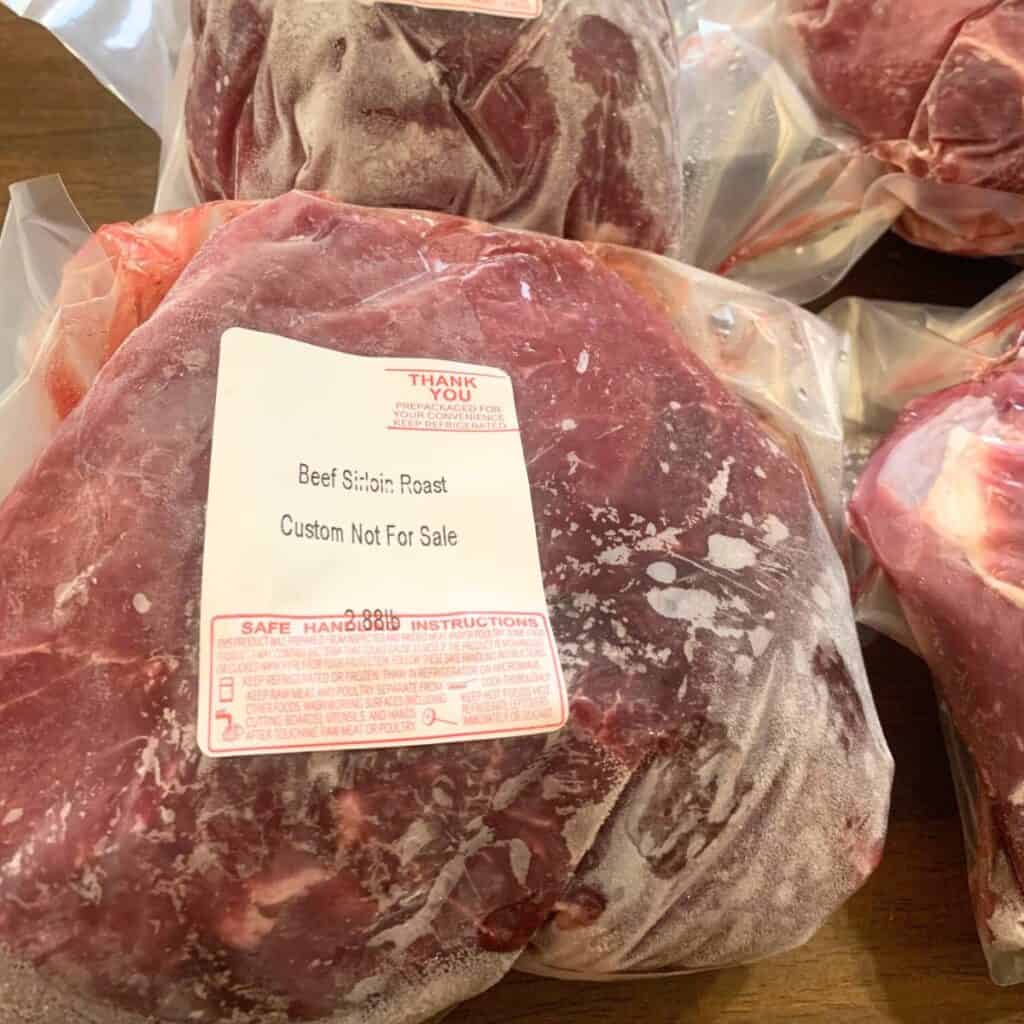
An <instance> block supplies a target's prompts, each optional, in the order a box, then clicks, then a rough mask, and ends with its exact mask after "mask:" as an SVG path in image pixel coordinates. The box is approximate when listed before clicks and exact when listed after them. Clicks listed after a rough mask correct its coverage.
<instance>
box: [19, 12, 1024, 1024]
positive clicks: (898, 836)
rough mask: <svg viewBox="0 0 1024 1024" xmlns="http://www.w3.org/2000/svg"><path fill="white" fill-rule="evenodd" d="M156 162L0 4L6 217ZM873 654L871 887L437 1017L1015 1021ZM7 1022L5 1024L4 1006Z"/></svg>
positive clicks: (917, 726)
mask: <svg viewBox="0 0 1024 1024" xmlns="http://www.w3.org/2000/svg"><path fill="white" fill-rule="evenodd" d="M157 155H158V146H157V141H156V139H155V138H154V136H153V134H152V133H151V132H150V131H149V130H148V129H146V128H145V127H144V126H143V125H142V124H140V123H139V122H138V121H137V120H136V119H135V118H134V117H133V116H132V115H131V114H130V113H129V112H128V111H127V110H125V109H124V108H123V107H122V106H121V104H120V103H119V102H118V101H117V100H116V99H114V97H112V96H110V95H109V94H108V93H107V92H106V91H105V90H104V89H103V88H102V87H100V86H99V85H98V84H97V83H96V82H94V81H93V80H92V78H91V77H90V76H89V74H88V73H87V72H86V70H85V69H84V68H83V67H82V66H81V65H80V64H79V63H78V62H77V61H76V60H75V58H74V57H73V56H72V55H71V54H70V53H68V52H67V51H65V50H64V49H63V48H62V47H61V46H60V45H59V44H58V43H56V42H55V41H54V40H53V39H52V38H51V37H50V36H48V34H47V33H46V32H45V31H44V30H42V29H41V28H39V27H38V26H36V25H33V24H31V23H29V22H25V21H19V20H18V19H15V18H14V17H13V16H11V15H10V14H8V13H7V12H6V11H0V186H3V188H2V190H0V191H2V195H0V217H2V215H3V212H4V211H5V210H6V205H7V199H6V185H7V184H9V183H10V182H13V181H18V180H22V179H25V178H31V177H34V176H36V175H40V174H48V173H53V172H59V173H60V174H62V175H63V177H64V180H65V182H66V184H67V186H68V190H69V192H70V193H71V195H72V197H73V198H74V199H75V201H76V202H77V204H78V206H79V209H80V210H81V211H82V214H83V216H84V217H85V218H86V220H88V221H89V222H90V223H91V224H93V225H98V224H100V223H104V222H107V221H112V220H134V219H137V218H138V217H141V216H143V215H144V214H145V213H147V212H148V209H149V206H150V203H151V201H152V195H153V188H154V182H155V178H156V162H157ZM1013 269H1014V268H1012V267H1010V266H1009V265H1008V264H1006V263H1003V262H1001V261H998V260H989V261H969V260H958V259H954V258H949V257H943V256H938V255H935V254H930V253H923V252H920V251H918V250H914V249H912V248H911V247H909V246H907V245H906V244H904V243H902V242H900V241H899V240H898V239H895V238H887V239H884V240H883V241H882V242H880V243H879V245H878V246H876V248H875V249H874V250H873V251H872V253H871V254H870V255H869V256H868V258H867V259H866V260H865V261H864V262H863V263H862V264H861V265H860V266H859V267H858V268H857V270H856V271H855V272H854V274H853V275H852V276H851V277H850V278H849V279H848V280H847V281H846V282H845V283H844V285H843V287H842V288H841V290H840V291H841V293H842V294H860V295H869V296H876V297H885V298H890V299H901V300H906V301H926V302H941V303H946V304H954V305H955V304H962V305H966V304H969V303H972V302H974V301H976V300H978V299H979V298H981V297H982V296H984V295H985V294H986V293H987V292H988V291H990V290H991V289H992V288H994V287H995V286H996V285H998V284H1000V283H1001V282H1002V281H1004V280H1006V279H1007V278H1008V277H1009V276H1011V274H1012V272H1013ZM2 287H3V283H2V282H0V288H2ZM0 443H2V439H0ZM867 661H868V668H869V673H870V676H871V680H872V686H873V689H874V691H875V696H876V699H877V702H878V706H879V711H880V714H881V718H882V722H883V725H884V727H885V730H886V735H887V736H888V739H889V743H890V745H891V747H892V749H893V753H894V755H895V757H896V767H897V776H896V787H895V793H894V798H893V811H892V823H891V828H890V833H889V841H888V846H887V850H886V856H885V858H884V860H883V863H882V866H881V868H880V869H879V871H878V872H877V874H876V875H875V876H874V878H872V880H871V881H870V882H869V883H868V885H867V886H866V887H865V889H864V890H863V891H862V892H861V893H860V894H858V895H857V896H856V897H855V898H854V899H853V900H852V901H851V902H850V903H849V904H848V906H846V907H845V908H844V909H843V910H841V911H840V912H839V913H838V914H837V915H836V916H835V917H834V918H833V919H832V920H831V921H830V922H829V923H828V925H827V926H826V927H825V928H824V929H823V930H822V932H821V933H820V934H819V935H818V936H817V937H816V938H815V939H814V940H813V941H812V942H811V943H809V944H808V945H807V946H805V947H804V948H802V949H800V950H797V951H795V952H793V953H790V954H788V955H786V956H782V957H779V958H777V959H775V960H772V961H769V962H766V963H762V964H758V965H755V966H752V967H747V968H740V969H736V970H730V971H723V972H720V973H717V974H709V975H698V976H694V977H687V978H667V979H664V980H661V981H642V982H615V983H576V984H570V983H565V982H555V981H548V980H543V979H538V978H531V977H526V976H523V975H512V976H511V977H509V978H508V979H506V980H505V981H504V982H503V983H501V984H500V985H498V986H497V987H496V988H494V989H492V990H491V991H490V992H488V993H486V994H485V995H483V996H481V997H480V998H478V999H476V1000H474V1001H473V1002H471V1003H468V1004H467V1005H465V1006H463V1007H460V1008H459V1009H458V1010H456V1011H455V1012H454V1013H453V1014H452V1015H451V1016H450V1017H448V1018H447V1021H446V1024H513V1022H521V1024H632V1022H637V1024H683V1022H687V1024H689V1022H702V1024H703V1022H715V1021H723V1022H729V1024H740V1022H744V1024H784V1022H790V1021H827V1022H830V1024H855V1022H856V1024H861V1022H876V1021H879V1022H881V1021H885V1022H891V1021H898V1022H910V1024H917V1022H921V1024H932V1022H934V1024H988V1022H1020V1024H1024V988H1022V989H999V988H996V987H995V986H993V985H992V984H991V983H990V982H989V980H988V976H987V974H986V970H985V964H984V960H983V958H982V955H981V950H980V948H979V946H978V942H977V936H976V932H975V928H974V922H973V919H972V916H971V910H970V904H969V901H968V895H967V885H966V880H965V874H964V854H963V845H962V842H961V837H960V827H959V822H958V819H957V814H956V807H955V803H954V798H953V790H952V785H951V782H950V776H949V769H948V767H947V763H946V757H945V753H944V750H943V746H942V740H941V736H940V733H939V726H938V720H937V717H936V713H935V704H934V700H933V698H932V692H931V685H930V683H929V680H928V676H927V673H926V672H925V670H924V668H923V666H922V665H921V664H920V662H918V661H917V660H916V659H915V658H914V657H912V656H911V655H909V654H907V653H905V652H903V651H901V650H900V649H898V648H897V647H895V646H894V645H892V644H889V643H888V642H883V641H877V642H875V643H873V644H872V645H871V646H870V647H869V649H868V651H867ZM0 1024H13V1022H8V1020H7V1018H6V1017H5V1016H4V1014H3V1008H2V1007H0Z"/></svg>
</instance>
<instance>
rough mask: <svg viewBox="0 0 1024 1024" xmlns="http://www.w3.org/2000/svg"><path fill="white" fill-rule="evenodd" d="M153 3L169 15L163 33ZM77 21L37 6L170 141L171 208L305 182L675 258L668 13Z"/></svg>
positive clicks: (343, 10) (271, 1) (282, 13)
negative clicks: (172, 71) (156, 54)
mask: <svg viewBox="0 0 1024 1024" xmlns="http://www.w3.org/2000/svg"><path fill="white" fill-rule="evenodd" d="M140 6H141V8H142V10H140ZM151 7H152V8H154V11H155V10H156V9H160V10H161V11H163V12H164V13H162V14H160V15H159V16H158V17H154V18H152V19H148V20H147V18H146V17H144V15H145V13H146V11H147V10H148V9H149V8H151ZM65 8H66V5H63V4H48V3H44V4H42V5H40V4H33V5H31V7H30V9H28V10H27V11H24V13H27V14H28V15H29V16H30V17H34V18H36V19H37V20H40V21H42V22H43V23H44V24H47V25H49V26H50V27H51V28H52V29H54V31H56V32H57V33H58V35H60V37H61V38H62V39H65V40H66V41H68V44H69V45H70V46H72V48H73V49H75V50H76V52H78V53H79V54H81V55H82V56H83V57H84V59H85V60H86V61H87V63H89V65H90V66H91V67H92V68H93V70H94V71H95V72H96V73H97V75H98V76H99V77H100V78H101V79H102V80H103V81H104V82H105V83H107V84H109V85H111V86H112V87H113V88H114V89H115V91H117V92H118V94H119V95H121V96H122V97H124V98H125V99H126V100H127V102H128V103H129V105H131V106H132V108H133V109H134V110H135V111H136V112H137V113H138V114H139V115H140V116H142V117H143V118H144V119H146V120H147V121H148V123H149V124H151V125H152V126H153V127H156V128H158V129H159V130H161V132H162V134H163V137H164V141H165V147H164V154H163V163H164V171H163V174H162V176H161V183H160V187H159V195H158V197H157V203H156V208H157V209H158V210H167V209H176V208H181V207H186V206H192V205H195V204H196V203H198V202H202V201H206V200H214V199H262V198H270V197H273V196H277V195H280V194H281V193H283V192H286V191H288V190H289V189H291V188H306V189H314V190H327V191H330V192H331V193H332V194H333V195H336V196H338V197H339V198H343V199H345V200H348V201H350V202H356V203H362V204H364V205H371V206H405V207H413V208H418V209H426V210H435V211H442V212H447V213H453V214H462V215H466V216H471V217H476V218H478V219H481V220H485V221H488V222H491V223H496V224H502V225H506V226H513V227H519V228H526V229H530V230H536V231H543V232H545V233H548V234H553V235H558V236H561V237H568V238H577V239H583V240H605V241H612V242H620V243H624V244H628V245H632V246H638V247H641V248H645V249H650V250H653V251H656V252H667V253H673V252H675V251H676V250H677V249H678V247H679V239H680V235H681V224H680V215H681V206H680V161H681V154H680V149H679V139H678V130H677V110H676V93H675V89H674V82H675V66H676V48H675V39H674V32H673V23H672V17H671V14H670V12H669V9H668V6H667V2H666V0H637V2H635V3H630V4H621V3H619V2H617V0H463V2H461V3H458V4H456V3H448V2H445V3H429V2H424V3H408V2H402V3H375V2H371V0H338V2H336V3H330V4H326V3H314V4H310V3H306V2H305V0H255V2H254V0H191V2H189V0H170V2H161V3H156V2H153V0H146V2H144V3H143V4H142V5H138V4H135V5H133V6H132V8H131V10H130V11H129V10H126V9H125V8H124V5H123V4H121V3H117V2H112V0H91V2H88V3H86V4H84V5H79V6H78V7H77V8H76V9H75V11H74V12H73V13H68V12H67V11H66V10H65ZM15 9H18V8H17V5H15ZM165 9H172V10H173V11H174V12H175V13H174V15H173V16H172V15H171V14H170V13H168V12H167V11H166V10H165ZM112 22H114V23H115V24H118V25H119V28H117V29H115V28H114V27H113V26H112ZM85 39H87V40H88V41H89V42H88V44H86V43H84V42H83V40H85ZM154 50H159V51H160V59H159V61H158V62H157V67H159V68H160V69H166V68H167V67H168V66H175V65H176V66H177V68H178V71H177V80H176V82H175V81H172V78H171V76H169V75H167V74H153V73H152V71H151V66H152V65H151V62H152V51H154ZM125 77H128V78H131V85H130V87H126V86H125V83H124V81H123V79H124V78H125Z"/></svg>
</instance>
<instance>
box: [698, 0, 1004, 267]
mask: <svg viewBox="0 0 1024 1024" xmlns="http://www.w3.org/2000/svg"><path fill="white" fill-rule="evenodd" d="M678 7H679V8H680V9H681V11H682V14H681V18H682V19H683V20H684V21H685V22H686V23H687V24H693V23H699V24H701V25H702V26H704V25H706V26H707V28H706V29H705V31H710V32H713V31H716V30H721V31H724V32H725V33H726V35H727V36H733V37H734V38H735V46H736V48H737V49H740V48H742V47H744V46H747V45H755V46H759V47H762V48H763V49H764V50H765V51H766V52H768V53H770V54H773V55H774V56H775V57H776V58H777V59H778V60H779V61H780V62H781V63H782V65H783V66H784V67H785V68H786V69H787V71H788V72H789V73H790V76H791V78H792V80H793V81H794V82H795V83H797V84H798V86H799V88H800V91H801V92H802V94H803V95H805V96H806V97H807V99H808V101H809V102H810V104H811V105H812V106H813V109H814V112H815V118H816V121H817V128H815V129H813V130H812V133H813V134H814V135H816V136H817V137H818V139H819V140H820V143H819V146H818V153H817V155H816V158H812V159H809V160H808V161H807V162H806V163H804V164H803V165H802V166H800V167H798V168H796V169H795V170H794V171H793V172H792V173H791V174H789V175H787V176H784V177H783V179H782V180H781V181H780V182H779V187H778V190H777V192H776V197H775V201H774V202H773V203H772V204H771V205H770V208H769V220H765V219H764V218H759V219H758V220H757V221H755V223H754V224H753V225H752V226H751V230H750V232H749V239H748V240H747V241H746V242H745V243H744V244H743V245H741V246H740V247H739V249H738V251H737V252H736V254H735V255H734V257H733V259H734V260H744V259H747V258H750V257H751V256H753V257H758V256H763V255H764V254H766V253H768V252H771V251H778V249H779V248H780V247H782V248H783V250H784V249H785V247H787V246H789V245H791V244H793V243H795V242H799V244H801V245H806V244H807V241H808V240H809V241H812V242H814V243H815V244H827V245H829V246H832V247H838V248H840V249H842V248H843V247H845V246H848V245H849V244H853V243H852V241H851V240H852V239H855V238H856V236H857V235H858V234H859V233H860V232H861V231H862V230H863V229H864V228H867V229H868V230H869V231H873V230H874V227H873V222H875V221H876V220H877V219H878V218H879V217H882V218H884V217H886V216H891V217H892V219H893V220H894V224H895V227H896V229H897V230H898V231H899V232H900V233H901V234H903V235H904V236H905V237H907V238H908V239H910V240H911V241H913V242H917V243H919V244H921V245H925V246H929V247H932V248H935V249H939V250H944V251H949V252H956V253H961V254H965V255H982V256H989V255H1009V254H1017V253H1019V252H1020V251H1021V250H1022V249H1024V161H1022V152H1024V150H1022V149H1021V144H1022V138H1024V134H1022V129H1024V120H1022V114H1021V103H1022V97H1024V77H1022V75H1021V68H1020V61H1019V54H1020V53H1021V48H1022V45H1024V9H1022V8H1021V5H1020V4H1019V3H1017V2H1016V0H996V2H992V0H936V2H931V3H920V4H914V3H901V2H898V0H882V2H877V0H875V2H872V0H771V2H767V3H766V2H764V0H679V2H678ZM808 156H811V154H810V153H809V154H808ZM865 217H866V218H867V219H866V221H865Z"/></svg>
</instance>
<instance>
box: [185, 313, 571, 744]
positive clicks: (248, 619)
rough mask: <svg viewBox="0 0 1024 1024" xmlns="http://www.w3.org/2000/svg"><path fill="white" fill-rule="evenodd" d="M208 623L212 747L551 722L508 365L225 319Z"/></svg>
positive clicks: (504, 730) (425, 738)
mask: <svg viewBox="0 0 1024 1024" xmlns="http://www.w3.org/2000/svg"><path fill="white" fill-rule="evenodd" d="M201 618H202V622H201V638H200V685H199V737H200V745H201V747H202V749H203V751H204V752H205V753H206V754H208V755H209V756H213V757H226V756H245V755H257V754H269V753H277V752H281V751H293V750H322V749H343V748H372V747H393V746H407V745H417V744H424V743H439V742H465V741H471V740H473V739H476V738H484V737H500V736H519V735H528V734H532V733H538V732H551V731H554V730H557V729H559V728H561V727H562V725H564V724H565V721H566V717H567V700H566V694H565V684H564V681H563V679H562V673H561V667H560V664H559V659H558V656H557V651H556V647H555V642H554V637H553V634H552V631H551V624H550V621H549V617H548V611H547V606H546V603H545V598H544V592H543V583H542V576H541V570H540V561H539V557H538V553H537V541H536V534H535V530H534V520H533V509H532V505H531V500H530V489H529V482H528V479H527V475H526V466H525V462H524V458H523V451H522V444H521V441H520V436H519V425H518V421H517V418H516V409H515V396H514V391H513V387H512V382H511V380H510V378H509V377H508V375H507V374H505V373H503V372H502V371H500V370H496V369H493V368H488V367H471V366H463V365H460V364H453V363H445V362H438V361H432V360H422V359H414V360H403V359H375V358H367V357H360V356H351V355H345V354H340V353H337V352H334V351H329V350H326V349H322V348H318V347H315V346H311V345H306V344H303V343H301V342H297V341H292V340H290V339H287V338H281V337H278V336H276V335H268V334H260V333H258V332H253V331H247V330H242V329H237V328H236V329H232V330H230V331H228V332H226V333H225V335H224V337H223V339H222V342H221V357H220V367H219V374H218V382H217V405H216V412H215V419H214V429H213V450H212V455H211V467H210V486H209V499H208V504H207V522H206V533H205V545H204V553H203V590H202V616H201Z"/></svg>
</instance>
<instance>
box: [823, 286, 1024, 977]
mask: <svg viewBox="0 0 1024 1024" xmlns="http://www.w3.org/2000/svg"><path fill="white" fill-rule="evenodd" d="M828 316H829V318H830V319H831V320H833V322H835V323H836V324H837V325H840V326H844V327H846V329H847V330H848V331H849V332H850V337H851V339H852V343H851V352H852V356H853V358H852V359H851V360H850V373H849V385H850V386H849V395H850V397H849V400H848V402H847V409H846V414H847V419H848V422H849V423H850V424H851V426H852V427H853V428H854V429H855V430H856V431H857V432H858V435H859V437H860V439H861V441H862V447H861V453H862V455H863V456H864V458H863V459H862V460H861V463H860V464H859V465H856V466H855V467H853V475H856V476H858V477H859V481H858V483H857V485H856V489H855V491H854V494H853V499H852V502H851V506H850V517H851V524H852V528H853V531H854V533H855V534H856V535H857V536H858V537H859V538H860V539H861V540H862V541H863V542H864V544H865V546H866V556H867V557H866V561H865V564H864V566H863V579H862V584H861V593H860V597H859V600H858V615H859V617H860V618H861V619H862V621H864V622H865V623H867V624H869V625H872V626H874V627H875V628H878V629H880V630H882V631H884V632H887V633H889V634H890V635H892V636H894V637H895V638H896V639H898V640H900V641H901V642H903V643H905V644H907V645H908V646H910V647H912V648H914V649H916V650H918V651H919V652H920V653H921V654H922V656H923V657H924V658H925V660H926V661H927V662H928V664H929V666H930V668H931V670H932V673H933V676H934V678H935V682H936V687H937V689H938V692H939V696H940V699H941V701H942V704H943V707H944V713H946V714H947V716H948V720H947V722H946V726H947V739H948V741H949V743H948V745H949V749H950V757H951V762H952V765H953V769H954V774H955V776H956V781H957V788H958V796H959V800H960V806H961V812H962V818H963V822H964V831H965V835H966V837H967V849H968V859H969V866H970V880H971V889H972V893H973V896H974V905H975V911H976V916H977V920H978V927H979V931H980V934H981V939H982V943H983V945H984V948H985V952H986V955H987V957H988V961H989V966H990V970H991V973H992V977H993V979H994V980H995V981H997V982H998V983H1000V984H1016V983H1020V982H1022V981H1024V896H1022V889H1021V879H1022V878H1024V857H1022V852H1024V818H1022V817H1021V807H1022V806H1024V796H1022V794H1024V754H1022V752H1024V738H1022V737H1024V733H1022V731H1021V730H1022V725H1021V723H1022V720H1024V718H1022V715H1024V711H1022V707H1021V703H1020V695H1019V692H1018V690H1019V687H1017V685H1016V678H1017V666H1018V664H1019V660H1020V653H1021V652H1020V636H1021V629H1020V625H1021V623H1020V622H1019V619H1020V616H1021V608H1022V607H1024V599H1022V591H1021V589H1020V581H1021V573H1020V561H1019V560H1020V554H1019V550H1020V545H1021V542H1020V536H1021V530H1022V526H1024V516H1022V515H1021V511H1022V509H1021V494H1022V493H1024V491H1022V488H1024V461H1022V452H1024V448H1022V437H1024V434H1022V433H1021V430H1022V423H1021V419H1020V410H1021V409H1022V408H1024V363H1022V362H1021V359H1020V355H1019V351H1020V346H1021V342H1022V340H1024V278H1017V279H1015V280H1013V281H1011V282H1009V284H1007V285H1006V286H1005V287H1004V288H1002V289H1001V290H1000V291H999V292H997V293H996V294H995V295H994V296H992V297H991V298H990V299H989V300H987V301H986V302H984V303H982V304H981V305H980V306H979V307H978V308H977V309H975V310H972V311H970V312H967V313H963V312H957V311H952V310H946V309H934V310H931V309H923V308H916V309H915V308H913V307H909V306H899V305H893V304H889V305H886V304H872V303H864V302H859V301H856V300H849V301H846V302H844V303H842V304H841V305H840V306H838V307H836V308H835V309H833V310H832V311H830V312H829V314H828ZM880 440H881V443H880V444H879V441H880ZM876 446H877V447H876ZM872 448H873V449H874V450H873V452H871V453H870V454H869V452H870V450H871V449H872Z"/></svg>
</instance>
